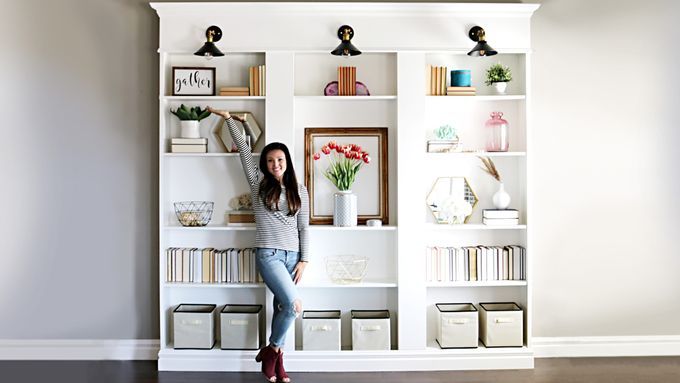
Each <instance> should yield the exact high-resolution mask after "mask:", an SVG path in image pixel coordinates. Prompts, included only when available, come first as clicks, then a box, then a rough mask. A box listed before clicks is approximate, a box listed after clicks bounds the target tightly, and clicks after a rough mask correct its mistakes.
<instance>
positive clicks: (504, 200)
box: [492, 182, 510, 209]
mask: <svg viewBox="0 0 680 383" xmlns="http://www.w3.org/2000/svg"><path fill="white" fill-rule="evenodd" d="M492 199H493V206H494V207H495V208H496V209H507V208H508V206H510V194H508V192H506V191H505V187H504V186H503V183H502V182H501V183H500V184H499V185H498V191H497V192H496V193H494V195H493V197H492Z"/></svg>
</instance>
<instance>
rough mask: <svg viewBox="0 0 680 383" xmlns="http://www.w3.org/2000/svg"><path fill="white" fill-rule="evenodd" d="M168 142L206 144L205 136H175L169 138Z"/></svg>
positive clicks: (174, 143)
mask: <svg viewBox="0 0 680 383" xmlns="http://www.w3.org/2000/svg"><path fill="white" fill-rule="evenodd" d="M170 143H171V144H173V145H208V139H207V138H203V137H201V138H180V137H175V138H171V139H170Z"/></svg>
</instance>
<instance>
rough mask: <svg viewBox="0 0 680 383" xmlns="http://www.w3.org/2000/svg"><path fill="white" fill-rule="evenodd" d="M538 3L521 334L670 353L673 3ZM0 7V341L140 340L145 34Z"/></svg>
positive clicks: (99, 13) (149, 163)
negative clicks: (525, 314) (639, 340)
mask: <svg viewBox="0 0 680 383" xmlns="http://www.w3.org/2000/svg"><path fill="white" fill-rule="evenodd" d="M542 4H543V5H542V7H541V8H540V9H539V10H538V12H537V13H536V14H535V16H534V18H533V39H534V47H535V54H534V62H533V67H534V87H533V91H534V100H535V102H534V106H535V111H536V112H535V114H534V116H533V117H534V132H535V135H534V137H533V143H534V149H535V150H534V158H533V161H534V163H535V164H536V166H535V168H534V174H535V183H534V186H535V187H536V190H534V193H533V194H534V196H535V198H536V201H535V207H536V210H537V214H536V215H535V218H536V220H537V222H532V225H534V226H535V227H536V231H535V233H536V238H537V249H536V253H535V256H536V263H535V269H534V270H535V272H536V276H535V277H536V281H537V285H536V288H535V289H534V293H535V320H534V334H535V335H536V336H542V337H548V336H586V335H651V334H680V322H678V321H677V320H674V318H677V317H678V316H680V299H678V297H679V296H680V281H679V280H678V279H676V278H675V273H676V272H675V270H679V269H680V252H679V251H678V250H676V249H675V248H674V247H673V243H672V240H673V237H674V236H677V235H678V234H680V231H679V230H678V225H677V223H676V222H677V220H676V219H675V216H678V213H680V211H679V210H680V209H679V206H678V205H679V204H678V203H677V202H676V200H675V196H676V195H679V194H680V190H679V189H680V187H679V185H680V181H678V176H679V175H680V173H679V172H678V171H677V170H676V169H675V164H677V163H679V161H678V160H679V159H680V158H679V157H680V154H678V152H677V151H675V150H674V145H675V144H676V143H678V142H680V135H679V134H678V133H677V132H678V128H677V127H675V126H673V123H674V122H675V121H676V120H677V117H676V116H675V114H674V109H675V108H674V107H675V106H676V105H677V100H678V99H680V98H679V97H678V96H679V95H678V90H677V89H678V86H679V85H680V84H679V82H680V80H678V79H676V78H673V77H672V73H673V70H674V69H676V68H678V64H679V63H678V53H676V52H675V51H676V48H675V45H677V41H680V40H679V39H678V37H680V36H678V30H677V29H673V28H672V27H673V26H674V22H675V20H673V17H674V16H677V15H678V14H680V12H679V11H680V9H679V8H680V4H678V3H677V2H674V1H672V0H666V1H642V0H636V1H625V2H622V1H618V2H617V1H597V2H596V1H584V0H550V1H544V2H543V3H542ZM0 5H2V8H3V12H2V13H0V39H2V40H0V46H2V47H3V53H2V56H1V59H0V73H2V78H1V79H0V82H1V83H2V86H1V87H0V105H2V110H3V112H4V113H3V115H4V116H3V122H2V124H0V134H1V137H3V138H4V144H3V145H2V149H1V150H0V174H2V181H1V182H2V183H1V184H0V201H1V203H2V204H3V208H2V214H1V215H0V244H1V248H0V307H2V310H1V311H0V312H1V313H2V314H0V339H3V338H12V339H22V338H35V339H48V338H67V339H69V338H70V339H77V338H85V339H97V338H101V339H103V338H113V339H120V338H158V325H157V323H158V314H157V312H158V310H157V295H158V288H157V280H158V278H157V261H156V259H155V254H157V235H158V233H157V229H156V227H157V218H156V217H157V195H158V194H157V182H156V179H157V167H158V163H157V161H158V160H157V146H156V134H157V127H158V116H157V114H156V111H157V110H158V108H157V102H158V99H157V96H156V95H157V89H158V73H157V70H158V58H157V55H156V53H155V50H156V48H157V38H158V32H157V30H158V19H157V16H156V15H155V13H154V12H153V10H152V9H151V8H150V7H148V5H147V2H146V1H142V0H116V1H113V0H98V1H93V0H90V1H86V0H61V1H58V2H48V1H37V0H23V1H21V2H19V1H7V0H1V1H0ZM28 27H31V28H28ZM489 42H490V43H491V44H492V46H493V36H489ZM666 73H669V74H670V75H667V74H666ZM650 313H652V314H655V315H654V316H650ZM650 317H651V318H654V319H653V320H650V319H649V318H650Z"/></svg>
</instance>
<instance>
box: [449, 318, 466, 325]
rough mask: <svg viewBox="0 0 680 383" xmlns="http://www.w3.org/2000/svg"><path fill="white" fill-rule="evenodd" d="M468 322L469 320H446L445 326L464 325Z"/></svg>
mask: <svg viewBox="0 0 680 383" xmlns="http://www.w3.org/2000/svg"><path fill="white" fill-rule="evenodd" d="M468 322H469V320H468V319H467V318H458V319H448V320H447V321H446V324H466V323H468Z"/></svg>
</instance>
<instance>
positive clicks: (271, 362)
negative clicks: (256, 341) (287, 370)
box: [255, 346, 279, 382]
mask: <svg viewBox="0 0 680 383" xmlns="http://www.w3.org/2000/svg"><path fill="white" fill-rule="evenodd" d="M278 360H279V354H278V353H277V352H276V351H274V349H273V348H271V347H269V346H264V347H262V348H261V349H260V352H258V353H257V356H256V357H255V361H256V362H262V373H263V374H264V376H265V378H267V380H268V381H270V382H276V364H277V362H278Z"/></svg>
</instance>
